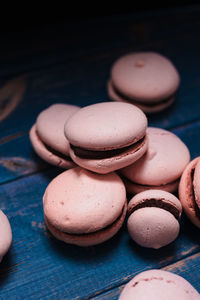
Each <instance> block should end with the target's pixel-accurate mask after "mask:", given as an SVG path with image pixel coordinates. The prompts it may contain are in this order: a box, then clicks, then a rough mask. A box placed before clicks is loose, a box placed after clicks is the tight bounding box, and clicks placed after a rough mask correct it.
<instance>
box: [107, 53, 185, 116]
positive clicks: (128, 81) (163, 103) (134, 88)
mask: <svg viewBox="0 0 200 300" xmlns="http://www.w3.org/2000/svg"><path fill="white" fill-rule="evenodd" d="M179 84H180V76H179V73H178V71H177V69H176V67H175V66H174V65H173V63H172V62H171V61H170V60H169V59H168V58H167V57H165V56H163V55H161V54H159V53H155V52H133V53H129V54H127V55H124V56H122V57H120V58H119V59H118V60H117V61H116V62H115V63H114V64H113V66H112V69H111V78H110V80H109V82H108V95H109V97H110V98H111V99H112V100H115V101H122V102H130V103H133V104H135V105H137V106H138V107H139V108H140V109H142V110H143V111H144V112H145V113H154V112H157V111H161V110H163V109H165V108H167V107H168V106H169V105H171V104H172V103H173V101H174V99H175V94H176V91H177V89H178V87H179Z"/></svg>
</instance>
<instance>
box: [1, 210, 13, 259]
mask: <svg viewBox="0 0 200 300" xmlns="http://www.w3.org/2000/svg"><path fill="white" fill-rule="evenodd" d="M11 243H12V230H11V226H10V222H9V220H8V218H7V216H6V215H5V214H4V213H3V212H2V210H0V262H1V261H2V259H3V257H4V255H5V254H6V253H7V251H8V249H9V248H10V245H11Z"/></svg>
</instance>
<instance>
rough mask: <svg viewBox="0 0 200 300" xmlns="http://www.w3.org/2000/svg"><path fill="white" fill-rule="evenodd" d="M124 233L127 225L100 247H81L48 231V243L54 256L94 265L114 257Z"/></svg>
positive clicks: (99, 245)
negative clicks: (61, 239)
mask: <svg viewBox="0 0 200 300" xmlns="http://www.w3.org/2000/svg"><path fill="white" fill-rule="evenodd" d="M124 231H126V223H124V224H123V226H122V227H121V228H120V230H119V231H118V232H117V233H116V234H115V235H114V236H113V237H112V238H111V239H109V240H107V241H105V242H103V243H101V244H98V245H94V246H88V247H81V246H77V245H72V244H67V243H65V242H63V241H60V240H57V239H56V238H55V237H54V236H53V235H52V234H51V233H50V232H49V230H48V239H47V242H48V243H49V244H50V247H51V248H52V250H53V251H54V254H55V252H56V253H57V255H58V256H60V255H61V256H62V257H64V258H67V259H72V260H75V261H79V262H87V263H94V262H95V261H99V260H101V259H102V258H108V257H109V256H112V255H113V251H114V250H115V249H116V248H117V247H118V245H119V244H120V240H121V238H122V236H123V235H124Z"/></svg>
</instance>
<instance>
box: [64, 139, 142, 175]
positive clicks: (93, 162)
mask: <svg viewBox="0 0 200 300" xmlns="http://www.w3.org/2000/svg"><path fill="white" fill-rule="evenodd" d="M146 151H147V139H146V138H145V139H144V141H143V143H142V145H140V146H139V147H138V148H137V151H136V149H135V146H134V145H133V147H132V148H130V149H128V150H126V151H124V152H123V153H121V154H119V155H115V156H113V157H110V158H104V159H86V158H81V157H78V156H76V155H75V153H74V151H73V150H72V149H70V156H71V158H72V160H73V161H74V162H75V163H76V164H77V165H79V166H81V167H83V168H85V169H88V170H90V171H93V172H96V173H99V174H107V173H110V172H113V171H115V170H119V169H121V168H123V167H126V166H128V165H130V164H132V163H134V162H135V161H136V160H138V159H139V158H140V157H141V156H142V155H144V153H145V152H146Z"/></svg>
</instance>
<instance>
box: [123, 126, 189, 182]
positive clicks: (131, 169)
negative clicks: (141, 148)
mask: <svg viewBox="0 0 200 300" xmlns="http://www.w3.org/2000/svg"><path fill="white" fill-rule="evenodd" d="M147 138H148V150H147V152H146V153H145V154H144V155H143V156H142V157H141V158H140V159H139V160H137V161H136V162H135V163H134V164H132V165H130V166H128V167H126V168H124V169H122V171H121V173H122V174H123V175H124V176H125V177H126V178H128V179H129V180H131V181H132V182H135V183H138V184H145V185H163V184H167V183H169V182H172V181H174V180H177V179H178V178H179V177H180V176H181V174H182V172H183V170H184V168H185V167H186V165H187V164H188V163H189V161H190V153H189V150H188V148H187V146H186V145H185V144H184V143H183V142H182V141H181V139H180V138H179V137H177V136H176V135H175V134H173V133H172V132H170V131H167V130H164V129H161V128H154V127H149V128H147Z"/></svg>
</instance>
